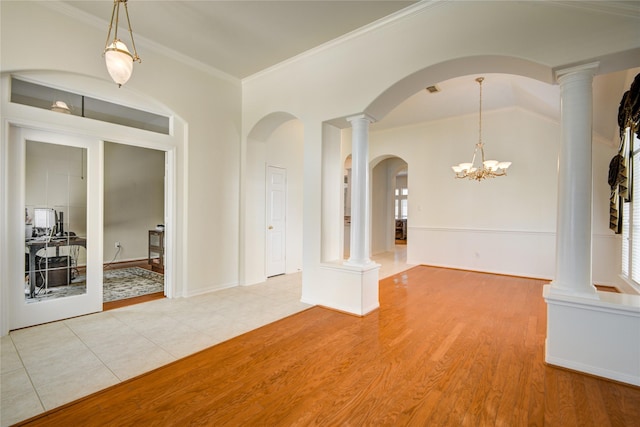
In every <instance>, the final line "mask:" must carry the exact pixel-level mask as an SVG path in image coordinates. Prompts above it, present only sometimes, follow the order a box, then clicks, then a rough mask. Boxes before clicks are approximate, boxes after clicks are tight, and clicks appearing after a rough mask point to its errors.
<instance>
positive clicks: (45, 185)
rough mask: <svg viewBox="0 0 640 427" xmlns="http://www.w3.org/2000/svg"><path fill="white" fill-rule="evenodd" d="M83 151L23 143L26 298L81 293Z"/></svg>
mask: <svg viewBox="0 0 640 427" xmlns="http://www.w3.org/2000/svg"><path fill="white" fill-rule="evenodd" d="M86 157H87V150H86V148H81V147H73V146H64V145H57V144H48V143H42V142H36V141H26V162H25V276H26V280H25V291H24V294H25V300H26V302H27V303H35V302H42V301H46V300H52V299H57V298H67V297H72V296H76V295H82V294H85V293H86V291H87V286H86V274H85V273H86V262H87V256H86V247H87V239H86V231H87V219H86V218H87V184H86V183H87V180H86V176H85V175H86V174H85V166H86Z"/></svg>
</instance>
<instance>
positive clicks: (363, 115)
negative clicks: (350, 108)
mask: <svg viewBox="0 0 640 427" xmlns="http://www.w3.org/2000/svg"><path fill="white" fill-rule="evenodd" d="M362 119H364V120H367V121H368V122H369V123H375V121H376V119H374V118H373V117H372V116H370V115H368V114H366V113H360V114H355V115H353V116H349V117H347V121H348V122H349V123H351V122H353V121H355V120H362Z"/></svg>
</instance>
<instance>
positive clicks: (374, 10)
mask: <svg viewBox="0 0 640 427" xmlns="http://www.w3.org/2000/svg"><path fill="white" fill-rule="evenodd" d="M63 3H65V4H67V5H69V6H72V7H73V8H75V9H77V10H79V11H81V12H84V13H85V14H86V15H87V16H88V17H90V18H98V19H101V20H104V29H105V35H106V32H107V28H108V25H109V20H110V18H111V11H112V8H113V0H93V1H86V0H85V1H76V0H65V1H63ZM413 3H415V1H401V0H373V1H371V0H357V1H349V0H331V1H313V0H293V1H292V0H285V1H272V0H257V1H256V0H253V1H244V0H235V1H218V0H215V1H207V0H196V1H185V0H174V1H158V0H129V1H128V2H127V4H128V9H129V17H130V19H131V27H132V28H133V33H134V39H135V41H136V45H138V51H139V53H140V56H141V57H143V60H144V52H142V51H141V50H142V49H141V46H142V45H144V44H145V43H144V41H145V40H150V41H153V42H154V43H155V44H159V45H162V46H166V47H168V48H170V49H172V50H174V51H176V52H180V53H182V54H184V55H186V56H188V57H191V58H195V59H196V60H198V61H200V62H202V63H204V64H205V65H207V66H209V67H212V68H216V69H218V70H220V71H223V72H225V73H227V74H229V75H231V76H234V77H237V78H240V79H242V78H244V77H247V76H250V75H252V74H254V73H256V72H258V71H261V70H263V69H265V68H268V67H270V66H272V65H275V64H277V63H279V62H282V61H284V60H285V59H288V58H291V57H293V56H295V55H298V54H300V53H302V52H305V51H307V50H309V49H311V48H313V47H316V46H318V45H321V44H323V43H326V42H328V41H330V40H333V39H335V38H338V37H340V36H342V35H344V34H346V33H349V32H351V31H354V30H356V29H358V28H360V27H363V26H365V25H367V24H369V23H371V22H374V21H376V20H378V19H380V18H383V17H385V16H387V15H389V14H392V13H394V12H396V11H398V10H400V9H403V8H405V7H407V6H410V5H411V4H413ZM121 13H123V12H121ZM123 22H124V23H125V25H126V20H125V19H122V17H121V19H120V23H121V25H120V27H122V23H123ZM120 31H121V30H119V35H120V34H122V37H121V38H122V40H123V41H124V42H125V43H126V44H127V45H129V47H131V46H130V43H128V40H129V36H128V34H126V33H125V32H120ZM125 31H126V29H125Z"/></svg>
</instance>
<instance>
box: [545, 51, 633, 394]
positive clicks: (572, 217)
mask: <svg viewBox="0 0 640 427" xmlns="http://www.w3.org/2000/svg"><path fill="white" fill-rule="evenodd" d="M597 67H598V64H587V65H582V66H579V67H573V68H568V69H565V70H560V71H558V72H557V78H558V82H559V83H560V90H561V92H560V96H561V115H562V123H561V126H562V142H561V147H560V159H559V162H558V224H557V236H556V245H557V251H556V278H555V280H554V281H553V282H552V283H551V284H550V285H545V287H544V290H543V293H542V295H543V297H544V299H545V301H546V303H547V338H546V341H545V361H546V362H547V363H549V364H551V365H556V366H562V367H564V368H568V369H572V370H575V371H580V372H586V373H588V374H591V375H597V376H600V377H604V378H609V379H612V380H615V381H622V382H625V383H629V384H633V385H636V386H640V363H638V360H640V296H638V295H627V294H617V293H612V292H598V291H597V290H596V289H595V287H594V286H593V283H592V278H591V233H592V226H591V200H592V199H591V189H592V185H591V180H592V172H591V113H592V111H591V110H592V102H593V100H592V89H591V86H592V82H593V75H594V73H595V71H596V68H597Z"/></svg>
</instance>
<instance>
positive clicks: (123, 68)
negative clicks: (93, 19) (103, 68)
mask: <svg viewBox="0 0 640 427" xmlns="http://www.w3.org/2000/svg"><path fill="white" fill-rule="evenodd" d="M120 3H122V4H123V5H124V12H125V15H126V16H127V24H128V26H129V35H130V36H131V47H133V55H132V54H131V52H129V49H128V48H127V45H126V44H124V43H123V42H122V40H120V39H118V20H119V17H120ZM114 19H115V24H114ZM112 28H113V39H111V29H112ZM103 55H104V60H105V62H106V64H107V71H109V75H110V76H111V78H112V79H113V81H114V82H116V83H117V84H118V87H121V86H122V85H123V84H125V83H126V82H127V81H128V80H129V78H130V77H131V73H133V62H134V61H138V62H142V61H141V60H140V57H139V56H138V52H137V51H136V44H135V42H134V41H133V31H131V21H130V20H129V9H128V8H127V0H113V11H112V12H111V22H110V23H109V32H108V33H107V41H106V43H105V45H104V53H103Z"/></svg>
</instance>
